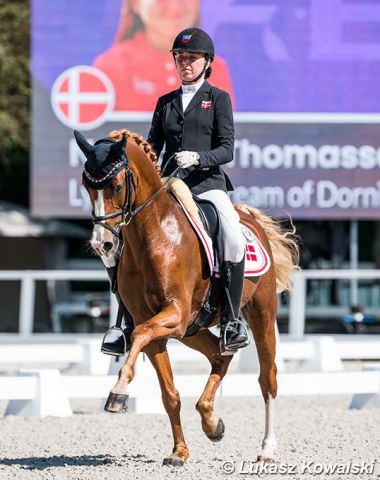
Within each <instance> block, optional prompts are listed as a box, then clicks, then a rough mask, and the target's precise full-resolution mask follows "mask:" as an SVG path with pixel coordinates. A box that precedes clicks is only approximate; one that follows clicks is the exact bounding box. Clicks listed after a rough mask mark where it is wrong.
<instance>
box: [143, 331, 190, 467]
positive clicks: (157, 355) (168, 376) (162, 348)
mask: <svg viewBox="0 0 380 480" xmlns="http://www.w3.org/2000/svg"><path fill="white" fill-rule="evenodd" d="M144 352H145V353H146V354H147V355H148V357H149V360H150V361H151V363H152V365H153V367H154V368H155V370H156V373H157V377H158V380H159V382H160V387H161V393H162V402H163V404H164V407H165V410H166V413H167V414H168V416H169V419H170V424H171V427H172V433H173V440H174V448H173V452H172V454H171V455H169V456H168V457H166V458H165V459H164V462H163V465H170V466H173V467H180V466H182V465H183V464H184V462H185V461H186V460H187V459H188V457H189V450H188V448H187V445H186V442H185V438H184V435H183V430H182V425H181V417H180V410H181V399H180V396H179V393H178V390H177V389H176V388H175V386H174V381H173V372H172V368H171V365H170V359H169V355H168V352H167V350H166V340H163V341H160V340H157V341H155V342H151V343H149V345H147V346H146V347H145V348H144Z"/></svg>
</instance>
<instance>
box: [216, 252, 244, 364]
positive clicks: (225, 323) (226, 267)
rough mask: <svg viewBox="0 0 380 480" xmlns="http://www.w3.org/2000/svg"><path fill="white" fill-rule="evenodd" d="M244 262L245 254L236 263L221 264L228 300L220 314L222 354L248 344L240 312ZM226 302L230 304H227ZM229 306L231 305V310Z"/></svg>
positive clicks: (229, 353) (227, 353)
mask: <svg viewBox="0 0 380 480" xmlns="http://www.w3.org/2000/svg"><path fill="white" fill-rule="evenodd" d="M244 264H245V256H244V257H243V259H242V260H241V261H240V262H238V263H233V262H224V264H223V272H222V274H223V275H224V279H225V280H224V281H225V286H226V288H227V291H228V292H226V294H227V296H228V294H229V297H230V302H229V300H228V299H226V304H227V305H225V308H224V311H223V313H222V314H221V325H220V352H221V354H222V355H233V354H234V353H236V352H237V350H238V349H239V348H242V347H246V346H247V345H249V340H248V332H247V329H246V327H245V325H244V323H243V322H244V319H242V317H241V313H240V302H241V296H242V293H243V284H244ZM228 303H230V304H231V305H230V306H229V305H228ZM230 307H232V311H231V308H230ZM232 315H233V316H232Z"/></svg>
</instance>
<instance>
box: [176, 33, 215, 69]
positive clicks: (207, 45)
mask: <svg viewBox="0 0 380 480" xmlns="http://www.w3.org/2000/svg"><path fill="white" fill-rule="evenodd" d="M170 51H171V52H173V54H174V53H175V52H195V53H204V54H205V55H208V56H209V58H210V60H211V61H213V60H214V55H215V49H214V42H213V41H212V40H211V37H210V36H209V35H208V34H207V33H206V32H204V31H203V30H201V29H200V28H186V30H182V32H180V33H179V34H178V35H177V36H176V38H175V40H174V43H173V48H172V49H171V50H170Z"/></svg>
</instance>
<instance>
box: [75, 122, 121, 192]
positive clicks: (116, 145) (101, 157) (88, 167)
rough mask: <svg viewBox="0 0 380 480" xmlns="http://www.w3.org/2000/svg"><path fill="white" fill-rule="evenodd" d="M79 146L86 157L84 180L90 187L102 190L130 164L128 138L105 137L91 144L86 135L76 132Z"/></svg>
mask: <svg viewBox="0 0 380 480" xmlns="http://www.w3.org/2000/svg"><path fill="white" fill-rule="evenodd" d="M74 136H75V139H76V141H77V144H78V146H79V148H80V149H81V150H82V152H83V153H84V155H85V157H86V159H87V160H86V162H85V164H84V170H83V180H84V181H85V182H86V183H87V185H88V186H89V187H90V188H93V189H95V190H101V189H103V188H105V187H106V186H107V185H108V184H109V183H111V182H112V180H113V179H114V177H115V176H116V175H117V174H118V173H119V172H120V171H121V170H122V169H123V168H125V167H126V166H127V165H128V159H127V157H126V154H125V147H126V145H127V139H126V137H124V136H123V138H122V139H121V140H120V141H118V142H117V141H115V140H111V139H110V138H104V139H101V140H98V141H97V142H95V144H94V145H91V144H90V143H89V142H88V141H87V140H86V138H85V137H84V135H82V134H81V133H80V132H78V131H75V132H74Z"/></svg>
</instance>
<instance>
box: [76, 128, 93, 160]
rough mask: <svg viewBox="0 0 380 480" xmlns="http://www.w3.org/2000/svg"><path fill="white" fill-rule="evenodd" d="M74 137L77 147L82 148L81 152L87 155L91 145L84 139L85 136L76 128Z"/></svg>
mask: <svg viewBox="0 0 380 480" xmlns="http://www.w3.org/2000/svg"><path fill="white" fill-rule="evenodd" d="M74 137H75V140H76V141H77V144H78V147H79V148H80V149H81V150H82V152H83V153H84V154H85V156H86V157H87V154H88V152H89V151H90V150H91V148H92V145H91V144H90V143H88V141H87V140H86V137H85V136H84V135H83V134H82V133H80V132H78V130H74Z"/></svg>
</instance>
